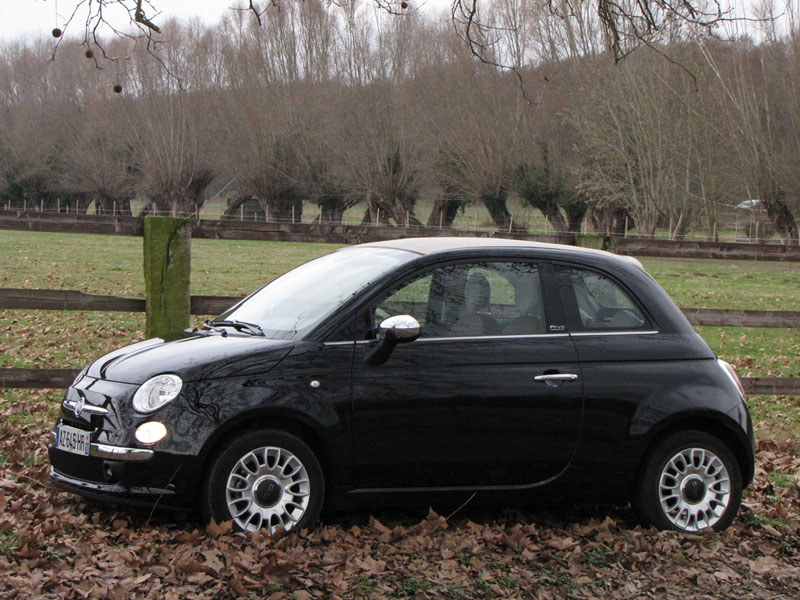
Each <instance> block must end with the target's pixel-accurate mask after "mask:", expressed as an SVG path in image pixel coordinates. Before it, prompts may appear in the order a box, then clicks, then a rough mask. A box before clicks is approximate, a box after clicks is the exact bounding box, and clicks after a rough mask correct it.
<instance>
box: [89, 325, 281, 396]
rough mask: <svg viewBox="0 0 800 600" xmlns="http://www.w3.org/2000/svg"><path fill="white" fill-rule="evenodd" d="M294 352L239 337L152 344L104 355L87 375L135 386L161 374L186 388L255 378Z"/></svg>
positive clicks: (152, 341)
mask: <svg viewBox="0 0 800 600" xmlns="http://www.w3.org/2000/svg"><path fill="white" fill-rule="evenodd" d="M293 346H294V342H291V341H286V340H272V339H267V338H263V337H258V336H250V335H237V334H233V335H227V336H225V337H223V336H221V335H217V334H213V335H204V334H195V335H187V336H186V337H183V338H182V339H177V340H172V341H166V340H163V339H161V338H154V339H150V340H145V341H143V342H139V343H137V344H132V345H130V346H125V347H124V348H120V349H119V350H115V351H114V352H111V353H109V354H106V355H105V356H103V357H101V358H99V359H97V360H96V361H94V362H93V363H92V364H91V365H89V368H88V370H87V372H86V374H87V375H88V376H89V377H95V378H97V379H105V380H108V381H117V382H120V383H134V384H140V383H144V382H145V381H147V380H148V379H150V378H151V377H153V376H155V375H159V374H161V373H175V374H177V375H179V376H180V377H181V379H183V380H184V381H187V382H188V381H203V380H208V379H218V378H220V377H239V376H247V375H257V374H263V373H266V372H267V371H269V370H270V369H272V368H273V367H274V366H275V365H277V364H278V363H279V362H280V361H281V359H282V358H283V357H284V356H286V355H287V354H288V353H289V351H290V350H291V349H292V347H293Z"/></svg>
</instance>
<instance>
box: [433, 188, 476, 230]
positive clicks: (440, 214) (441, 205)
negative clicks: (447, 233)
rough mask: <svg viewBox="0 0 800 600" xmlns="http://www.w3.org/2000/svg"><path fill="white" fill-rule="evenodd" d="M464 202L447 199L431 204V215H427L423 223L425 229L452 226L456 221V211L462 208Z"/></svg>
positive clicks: (437, 200)
mask: <svg viewBox="0 0 800 600" xmlns="http://www.w3.org/2000/svg"><path fill="white" fill-rule="evenodd" d="M465 204H466V202H464V201H462V200H453V199H452V198H448V197H446V196H445V197H440V198H437V199H436V201H435V202H434V203H433V208H432V209H431V214H430V215H428V221H427V222H426V223H425V225H426V226H427V227H439V226H441V227H447V228H450V227H452V226H453V221H455V220H456V216H457V215H458V211H459V210H461V209H462V208H463V206H464V205H465Z"/></svg>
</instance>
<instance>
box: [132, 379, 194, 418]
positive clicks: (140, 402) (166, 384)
mask: <svg viewBox="0 0 800 600" xmlns="http://www.w3.org/2000/svg"><path fill="white" fill-rule="evenodd" d="M181 386H183V381H181V378H180V377H178V376H177V375H156V376H155V377H152V378H151V379H148V380H147V381H145V382H144V383H143V384H142V385H141V386H139V389H138V390H136V393H135V394H134V395H133V408H134V409H135V410H136V411H137V412H140V413H143V414H149V413H151V412H155V411H157V410H158V409H159V408H161V407H162V406H164V405H165V404H167V403H168V402H170V401H171V400H174V399H175V398H176V397H177V396H178V394H179V393H180V391H181Z"/></svg>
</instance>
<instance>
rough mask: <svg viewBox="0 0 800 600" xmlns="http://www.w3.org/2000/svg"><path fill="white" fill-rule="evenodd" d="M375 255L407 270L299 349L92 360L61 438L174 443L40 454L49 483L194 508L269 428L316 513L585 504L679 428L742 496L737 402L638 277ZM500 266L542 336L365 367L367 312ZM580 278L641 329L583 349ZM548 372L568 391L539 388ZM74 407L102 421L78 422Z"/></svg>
mask: <svg viewBox="0 0 800 600" xmlns="http://www.w3.org/2000/svg"><path fill="white" fill-rule="evenodd" d="M372 247H378V248H396V249H397V250H398V251H405V252H408V253H409V256H408V259H407V260H405V261H404V262H403V263H402V264H400V265H399V266H397V267H396V268H395V269H393V270H391V271H390V272H386V273H384V274H382V275H380V276H378V277H376V278H375V280H374V281H372V282H371V284H370V286H369V287H368V288H367V289H364V290H362V291H361V292H359V293H358V294H354V295H353V296H352V297H351V298H349V299H347V300H346V301H344V302H342V304H341V306H340V307H339V308H338V310H337V311H336V312H335V313H334V314H332V315H331V316H330V317H329V318H327V319H325V320H324V321H323V322H321V323H319V324H318V325H317V326H316V327H315V328H314V329H313V330H311V331H309V332H308V333H306V334H305V335H303V336H302V337H300V339H296V340H271V339H267V338H265V337H261V336H257V335H248V334H245V333H242V332H236V331H235V330H233V329H230V330H228V332H227V333H226V334H225V335H223V334H222V333H221V332H219V331H218V330H214V329H211V330H206V331H194V332H187V333H186V334H185V335H183V336H181V337H180V338H179V339H176V340H172V341H166V340H160V339H156V340H147V341H144V342H141V343H139V344H134V345H131V346H128V347H126V348H121V349H119V350H116V351H114V352H112V353H109V354H107V355H106V356H104V357H101V358H100V359H98V360H97V361H95V362H93V363H92V364H91V365H90V366H89V367H88V368H87V369H86V371H85V373H83V374H82V375H81V376H79V377H78V378H77V379H76V381H75V383H74V384H73V385H72V386H70V388H68V389H67V390H66V392H65V395H64V403H63V404H62V411H61V416H60V419H59V423H63V424H66V425H70V426H75V427H78V428H81V429H84V430H87V431H91V432H92V433H91V440H92V442H97V443H104V444H113V445H117V446H120V447H131V448H144V447H145V446H144V445H142V444H140V443H138V442H137V441H136V439H135V437H134V432H135V430H136V427H138V426H139V425H141V424H142V423H144V422H146V421H149V420H158V421H161V422H163V423H165V424H166V425H167V427H168V431H169V434H168V436H167V437H166V438H165V439H164V440H162V441H160V442H158V443H157V444H155V445H153V446H152V447H151V448H152V450H153V451H154V458H153V459H152V461H145V462H141V463H138V464H133V463H130V464H124V465H120V464H119V463H122V462H124V461H113V460H111V461H109V460H94V459H93V460H91V461H90V462H88V463H85V464H83V463H81V462H80V461H81V460H83V457H76V456H66V457H65V456H64V455H65V454H66V453H65V452H63V451H61V450H58V449H56V448H54V447H53V446H52V445H51V447H50V450H49V451H50V456H51V463H52V465H53V471H52V477H53V482H54V484H56V485H58V486H60V487H63V488H65V489H69V490H71V491H75V492H77V493H82V494H84V495H89V496H93V497H113V498H116V499H118V500H127V501H132V502H137V503H142V502H146V501H147V498H148V497H150V498H152V499H153V501H154V502H155V501H156V499H157V501H158V502H159V504H160V505H172V506H178V507H191V506H193V505H194V504H195V503H196V498H197V494H198V493H199V491H200V489H201V488H202V485H203V482H204V474H205V472H206V470H207V469H208V465H209V463H210V462H211V461H213V459H214V457H215V456H216V455H217V454H218V453H219V451H220V448H223V447H225V444H227V443H230V440H231V439H233V438H235V436H237V435H240V434H241V433H242V432H243V431H247V430H251V429H253V428H269V427H273V428H278V429H282V430H286V431H288V432H291V433H292V434H293V435H297V436H298V437H300V438H301V439H303V440H305V441H306V443H308V444H309V446H310V447H311V448H312V449H313V451H314V452H315V454H317V455H318V456H319V457H320V462H321V463H322V467H323V470H324V473H325V478H326V487H327V489H328V491H329V500H330V501H335V502H337V503H339V504H346V503H348V502H349V501H351V500H352V501H353V502H357V501H358V500H357V499H356V497H357V496H362V497H365V496H368V495H370V494H373V495H374V494H378V493H382V494H384V495H387V492H398V494H397V495H396V496H397V497H399V498H403V499H406V498H408V494H409V493H410V492H413V493H421V492H427V493H430V494H435V493H451V492H454V491H456V492H457V491H466V490H477V491H480V490H484V491H498V490H506V491H520V490H529V489H536V488H543V487H548V488H549V487H550V486H549V484H554V485H556V486H560V487H564V488H568V489H573V490H577V491H578V493H579V497H580V498H582V499H586V500H590V499H596V498H599V499H602V498H615V499H620V500H623V501H624V500H625V498H626V497H627V496H628V495H629V493H630V490H631V489H632V488H633V486H634V485H635V482H636V478H637V476H638V473H639V472H640V470H641V466H642V463H643V461H644V460H646V456H647V451H648V448H650V447H651V446H652V444H653V443H654V442H655V441H656V440H657V439H659V438H660V436H663V435H665V434H666V433H668V432H670V431H673V430H674V429H675V428H676V427H677V428H686V427H691V426H693V425H695V426H697V427H701V428H702V429H703V430H706V431H709V432H712V433H715V434H717V435H718V436H719V437H720V438H721V439H723V441H725V442H726V443H728V444H729V445H731V447H732V448H733V450H734V453H735V454H736V456H737V458H738V459H739V462H740V465H741V467H742V472H743V478H744V479H745V481H746V482H749V481H750V479H752V472H753V466H752V464H753V450H752V423H751V421H750V416H749V414H748V412H747V409H746V406H745V404H744V401H743V398H742V397H741V395H740V394H739V392H738V390H737V389H736V386H735V384H734V383H733V381H732V380H731V379H730V378H729V377H728V376H727V374H725V373H724V372H723V370H722V369H721V368H720V367H719V365H718V364H717V361H716V357H715V356H714V354H713V352H712V351H711V349H710V348H709V347H708V345H707V344H706V343H705V342H704V341H703V340H702V339H701V338H700V337H699V336H698V335H697V334H696V333H695V331H694V329H693V328H692V327H691V325H690V324H689V323H688V321H687V320H686V318H685V317H684V316H683V314H682V313H681V311H680V310H679V309H678V308H677V307H676V306H675V305H674V303H673V302H672V301H671V300H670V299H669V297H668V296H667V295H666V293H665V292H664V291H663V290H662V289H661V288H660V286H658V284H657V283H656V282H655V281H654V280H653V279H652V278H651V277H650V276H649V275H648V274H647V273H646V272H644V270H643V269H642V268H641V265H640V264H639V263H638V261H636V260H635V259H630V258H626V257H617V256H615V255H612V254H609V253H606V252H602V251H591V250H585V249H576V248H572V247H564V246H558V245H553V244H536V243H528V242H517V241H515V240H486V239H455V240H454V239H452V238H449V239H434V240H430V239H424V240H392V241H390V242H379V243H376V244H366V245H363V246H362V248H364V249H365V251H368V249H369V248H372ZM503 261H515V262H517V261H522V262H526V261H527V262H531V263H535V264H537V265H538V268H539V269H540V273H541V277H542V282H543V283H544V286H543V290H542V291H543V302H544V304H545V309H546V326H547V330H546V333H544V334H541V335H494V336H487V335H483V336H474V337H471V336H455V337H449V338H447V337H441V338H435V337H432V338H425V339H418V340H416V341H413V342H411V343H408V344H399V345H397V346H396V347H395V348H394V349H393V351H392V353H391V355H390V356H389V358H388V360H387V361H386V362H385V363H384V364H381V365H371V364H367V362H366V361H365V358H366V356H367V355H368V354H369V353H370V352H371V350H372V349H373V348H374V347H375V345H376V344H377V342H376V341H370V340H369V339H363V333H364V331H363V328H364V323H365V322H366V321H369V322H372V320H373V319H374V315H369V314H367V315H366V316H367V319H366V321H365V314H366V312H368V311H369V307H370V306H372V304H373V303H374V302H375V301H376V299H377V298H379V297H381V294H384V293H386V291H387V290H389V289H392V288H393V286H396V285H398V283H402V282H404V281H408V280H410V279H411V278H413V276H415V275H416V274H419V273H422V272H427V271H429V270H431V269H434V268H437V267H439V266H442V265H457V264H467V263H469V264H476V263H482V262H503ZM575 267H579V268H581V269H587V270H592V271H597V272H598V273H601V274H602V275H603V277H607V278H609V280H613V281H614V282H615V284H616V285H618V286H619V287H620V289H623V290H625V291H626V292H627V293H628V294H630V296H631V297H632V298H633V299H634V301H635V303H636V304H637V306H638V307H639V308H640V309H641V313H642V315H644V322H643V323H642V325H641V327H639V328H638V329H636V328H634V329H635V330H617V331H599V332H598V331H588V330H587V329H586V327H585V326H583V325H582V322H581V321H580V317H579V315H578V308H577V303H576V299H575V292H574V290H572V289H571V287H570V286H571V285H572V284H571V283H570V280H569V277H568V276H567V275H565V273H568V272H569V269H572V268H575ZM365 311H366V312H365ZM161 373H173V374H177V375H179V376H180V377H181V378H182V380H183V388H182V389H181V392H180V394H179V395H178V397H177V398H176V399H175V400H173V401H172V402H170V403H169V404H167V405H166V406H164V407H163V408H161V409H160V410H158V411H156V412H155V413H154V414H151V415H144V414H140V413H137V412H136V411H135V410H133V408H132V406H131V399H132V397H133V394H134V393H135V391H136V389H137V388H138V387H139V385H141V384H142V383H143V382H145V381H146V380H148V379H149V378H150V377H152V376H154V375H157V374H161ZM552 374H570V375H575V376H576V378H575V379H574V380H572V381H566V382H558V383H555V382H552V381H551V382H542V381H536V380H535V378H536V377H537V376H542V375H552ZM78 401H81V402H83V403H88V404H91V405H92V406H97V407H101V408H104V409H105V410H106V411H107V413H106V414H105V415H99V414H85V413H84V414H76V411H75V410H74V407H75V406H76V405H77V404H78V403H79V402H78ZM71 407H72V408H71ZM148 447H150V446H148ZM400 492H403V493H400ZM401 501H403V500H401Z"/></svg>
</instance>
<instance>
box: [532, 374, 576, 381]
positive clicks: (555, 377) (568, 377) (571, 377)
mask: <svg viewBox="0 0 800 600" xmlns="http://www.w3.org/2000/svg"><path fill="white" fill-rule="evenodd" d="M577 378H578V376H577V375H575V374H574V373H552V374H550V375H537V376H536V377H534V378H533V380H534V381H544V382H545V383H548V382H550V381H553V382H558V383H563V382H564V381H575V380H576V379H577Z"/></svg>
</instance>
